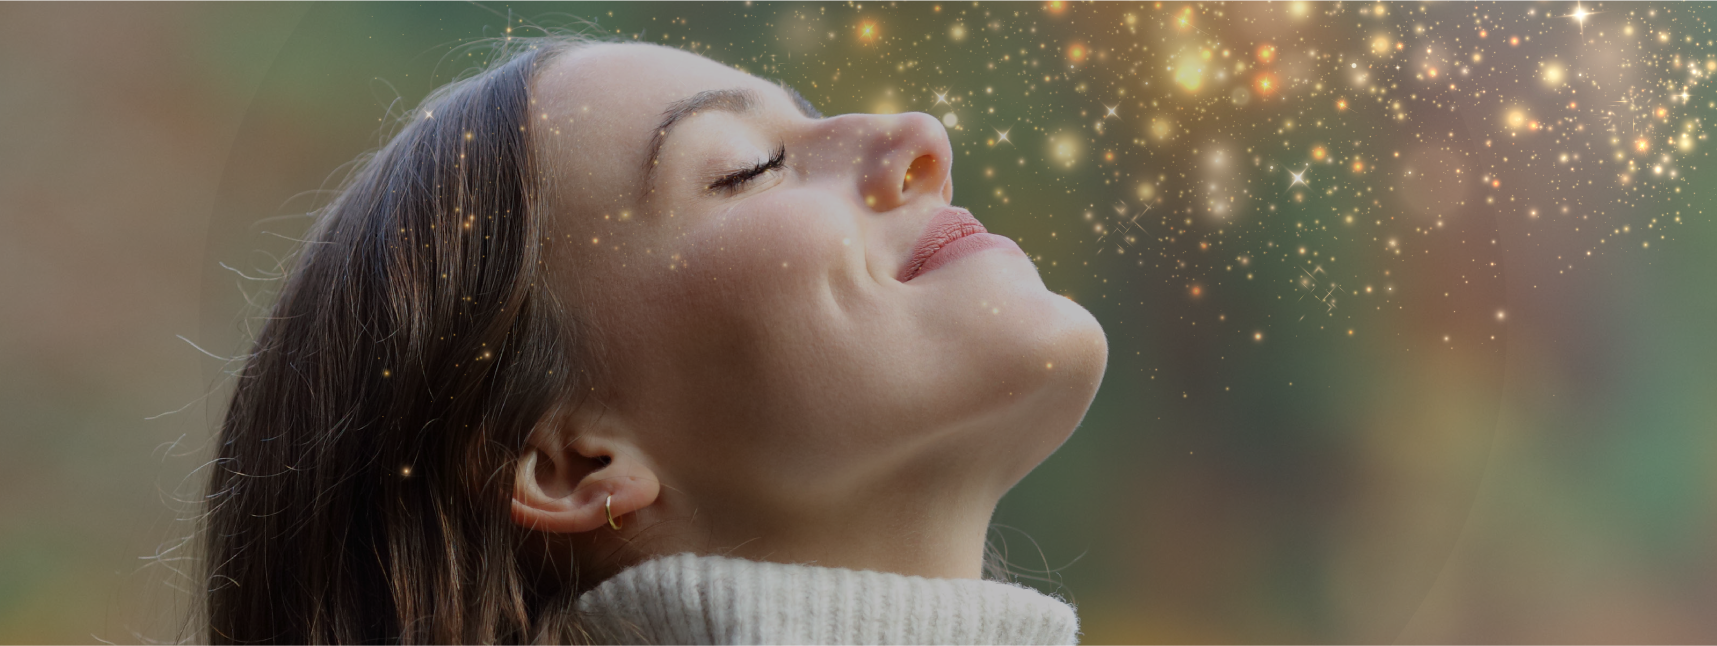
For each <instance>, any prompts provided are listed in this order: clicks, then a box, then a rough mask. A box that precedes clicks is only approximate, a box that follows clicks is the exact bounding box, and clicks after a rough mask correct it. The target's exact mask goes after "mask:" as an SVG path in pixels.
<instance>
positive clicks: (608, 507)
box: [602, 495, 620, 529]
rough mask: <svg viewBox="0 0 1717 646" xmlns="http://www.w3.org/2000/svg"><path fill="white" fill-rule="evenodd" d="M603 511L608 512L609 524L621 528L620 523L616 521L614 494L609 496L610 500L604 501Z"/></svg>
mask: <svg viewBox="0 0 1717 646" xmlns="http://www.w3.org/2000/svg"><path fill="white" fill-rule="evenodd" d="M602 511H605V512H607V513H608V526H609V527H613V528H614V529H620V523H616V522H614V496H612V495H610V496H608V500H607V501H606V502H603V503H602Z"/></svg>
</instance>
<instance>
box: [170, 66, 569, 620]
mask: <svg viewBox="0 0 1717 646" xmlns="http://www.w3.org/2000/svg"><path fill="white" fill-rule="evenodd" d="M580 42H581V39H578V38H569V37H555V38H549V39H537V40H530V41H526V40H523V39H519V41H518V42H517V43H513V44H511V45H508V47H509V48H510V51H507V52H504V53H503V54H502V55H500V56H498V58H497V59H496V60H495V62H494V63H492V64H491V65H489V66H488V67H487V68H486V69H484V70H482V71H480V72H478V73H476V74H475V75H473V76H470V77H467V78H464V79H462V80H458V81H455V82H453V83H450V84H449V85H447V86H444V87H442V88H441V89H439V90H437V91H436V92H435V93H434V94H432V95H431V96H430V97H429V98H427V99H425V101H424V103H423V105H422V106H421V107H420V108H418V109H417V110H416V111H415V112H414V113H413V114H412V115H410V116H408V117H407V118H406V119H404V120H403V122H404V125H403V127H402V128H401V129H400V130H399V132H398V133H397V134H396V135H394V137H393V138H392V139H391V140H390V141H389V142H388V143H387V144H386V145H385V146H383V147H382V148H381V150H379V151H377V152H376V153H374V154H373V155H372V156H370V157H369V158H368V159H365V160H361V161H360V164H359V166H358V167H357V170H355V171H354V172H353V174H352V175H351V176H350V178H348V179H347V180H346V182H345V183H344V185H343V186H342V187H341V189H340V190H339V191H338V192H337V194H336V196H335V197H334V198H333V199H332V200H330V202H329V203H328V205H327V206H326V207H324V208H323V209H321V210H320V211H319V212H318V213H317V214H316V215H317V218H318V219H317V222H316V224H315V225H314V227H313V229H312V232H311V234H310V236H309V238H308V239H307V240H306V241H305V243H304V244H303V246H302V248H301V249H300V250H299V251H298V252H297V256H296V259H295V260H294V261H293V263H292V266H291V268H290V270H289V272H288V274H287V277H286V280H285V282H284V283H283V285H282V287H281V290H280V292H279V294H278V297H277V299H276V301H275V303H274V304H273V306H272V309H270V310H269V312H268V315H267V316H266V319H265V323H264V325H263V326H262V327H261V329H260V331H259V332H258V333H257V335H256V338H255V340H254V343H253V346H252V348H251V351H250V353H249V354H248V358H247V359H246V362H245V364H244V366H243V367H242V369H241V370H240V371H239V373H238V379H237V384H236V391H235V392H234V393H233V396H232V400H231V402H230V404H229V406H228V409H227V412H226V415H225V418H224V420H223V421H222V424H221V427H220V435H219V438H218V444H217V448H216V452H217V455H216V457H215V460H214V462H213V464H212V468H211V474H210V481H209V485H208V495H207V503H206V504H207V508H206V511H205V513H204V515H203V519H204V523H205V526H204V527H203V532H204V544H205V553H204V557H205V564H204V567H205V568H206V570H205V577H204V581H205V582H206V584H207V588H206V594H207V596H206V598H205V602H206V608H205V611H206V612H207V618H208V624H207V629H208V633H207V640H208V641H210V642H219V643H254V642H295V643H333V642H466V643H479V642H482V643H489V642H503V641H526V640H531V639H533V638H540V637H545V635H544V631H549V632H553V633H555V634H556V635H557V636H555V637H551V638H556V639H561V638H567V637H569V636H570V633H569V632H568V631H569V630H570V629H571V628H574V627H575V624H576V620H575V619H572V618H571V615H570V614H569V613H570V611H563V610H561V609H560V606H562V605H566V604H565V603H564V602H565V598H564V597H565V594H564V591H562V590H560V589H559V588H560V587H561V586H560V585H558V583H557V582H555V581H552V580H551V579H552V577H542V576H539V574H540V573H538V572H534V571H531V570H532V568H529V567H525V564H526V563H528V562H529V561H530V559H529V557H528V555H527V552H528V550H525V549H522V548H521V546H522V545H526V544H527V541H528V540H530V537H529V536H528V535H527V532H526V531H525V530H523V529H520V528H518V527H516V526H515V525H514V524H513V523H512V522H511V521H510V517H509V507H510V502H509V500H510V498H511V493H512V486H513V481H514V480H513V478H514V473H513V470H514V464H515V462H516V459H517V457H518V455H519V454H520V451H521V450H522V448H523V446H524V444H525V440H526V438H527V436H528V435H529V433H530V432H531V431H532V429H533V428H534V427H536V426H537V425H538V424H539V423H541V422H543V421H544V420H545V419H548V418H550V417H551V416H553V415H554V414H555V411H557V410H558V407H559V406H561V405H562V404H565V403H566V402H567V401H568V398H569V394H570V393H578V392H583V391H584V390H587V389H588V385H587V382H588V381H589V377H588V376H587V375H586V374H585V373H584V372H583V371H582V370H581V366H580V365H579V361H578V359H577V358H576V357H577V356H578V355H579V354H580V352H579V348H580V347H581V346H580V343H582V341H583V339H581V338H579V336H578V333H580V332H581V330H582V328H580V327H578V326H576V325H575V321H574V320H573V319H572V317H571V316H570V315H569V314H568V313H567V311H566V310H565V309H564V308H563V307H561V305H560V304H558V303H557V302H556V301H555V299H554V298H553V296H552V294H551V291H550V290H549V289H548V285H549V282H550V281H548V280H547V279H546V274H545V272H546V271H547V264H546V251H547V245H548V244H549V238H550V237H551V236H549V235H548V234H547V233H546V231H547V227H548V224H547V223H546V222H545V215H544V212H543V207H542V204H543V203H544V201H545V200H544V198H545V195H544V192H545V191H544V190H543V189H544V184H545V182H544V180H543V178H542V176H541V174H540V172H539V171H540V168H541V166H542V162H541V160H539V159H538V157H537V155H536V153H535V152H533V151H532V149H531V146H530V145H529V141H530V136H529V135H530V133H529V132H528V128H529V127H530V120H529V118H528V115H529V113H530V102H531V99H530V85H531V80H532V78H533V77H534V75H535V74H536V71H537V70H538V69H540V68H541V67H542V66H543V65H544V63H546V62H547V61H548V60H550V59H551V58H553V57H554V56H557V55H559V54H561V53H563V52H565V51H567V50H568V49H571V48H573V47H576V46H577V45H579V44H580ZM574 632H575V631H574Z"/></svg>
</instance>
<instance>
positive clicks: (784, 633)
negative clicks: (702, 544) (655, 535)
mask: <svg viewBox="0 0 1717 646" xmlns="http://www.w3.org/2000/svg"><path fill="white" fill-rule="evenodd" d="M578 611H579V614H580V615H581V616H582V619H583V621H584V625H585V626H586V628H587V629H589V630H590V631H591V634H592V636H593V637H596V638H598V639H602V640H608V641H613V642H623V643H637V642H646V643H658V644H771V643H795V644H1072V643H1075V642H1076V640H1077V638H1078V633H1079V617H1078V615H1076V614H1074V611H1073V607H1072V606H1069V605H1067V604H1066V603H1064V602H1063V601H1061V600H1059V599H1057V598H1054V597H1050V596H1046V595H1044V594H1042V593H1039V592H1037V591H1036V590H1033V589H1031V588H1027V587H1024V586H1020V585H1014V584H1009V583H1001V582H997V581H983V580H978V579H927V578H924V577H919V576H906V575H901V574H892V573H885V572H870V571H858V570H847V569H841V568H829V567H818V566H812V565H788V564H782V563H767V562H761V561H749V560H743V559H734V558H726V557H721V556H698V555H695V554H677V555H674V556H667V557H662V558H657V559H654V560H650V561H646V562H644V563H641V564H639V565H636V566H633V567H630V568H627V569H625V570H623V571H621V572H620V574H618V575H615V576H614V577H613V578H611V579H609V580H607V581H604V582H602V584H601V585H599V586H597V587H596V588H595V589H593V590H591V591H589V592H587V593H585V594H584V595H583V596H581V597H579V599H578Z"/></svg>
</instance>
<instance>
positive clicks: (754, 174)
mask: <svg viewBox="0 0 1717 646" xmlns="http://www.w3.org/2000/svg"><path fill="white" fill-rule="evenodd" d="M786 160H787V145H786V144H781V145H780V146H779V147H777V148H776V149H775V154H773V155H771V156H770V157H769V159H767V160H765V161H761V162H758V163H757V164H756V165H754V166H752V167H751V168H746V169H743V170H737V171H734V172H731V173H728V174H726V175H723V176H721V177H719V178H717V179H716V180H715V181H714V182H710V185H709V190H711V191H720V192H722V193H726V194H728V195H732V194H734V193H738V192H739V191H740V190H742V189H744V188H745V186H746V185H747V184H750V183H751V180H754V179H757V178H758V177H759V176H761V175H763V174H764V173H767V172H769V171H772V170H776V169H779V168H782V167H784V166H786Z"/></svg>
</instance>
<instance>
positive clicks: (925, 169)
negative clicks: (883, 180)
mask: <svg viewBox="0 0 1717 646" xmlns="http://www.w3.org/2000/svg"><path fill="white" fill-rule="evenodd" d="M935 176H936V158H935V157H933V156H930V155H922V156H919V158H918V159H914V160H912V165H911V166H908V167H906V180H905V181H903V182H901V183H900V192H902V193H906V192H908V191H911V190H912V180H913V179H914V178H917V179H931V178H934V177H935Z"/></svg>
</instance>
